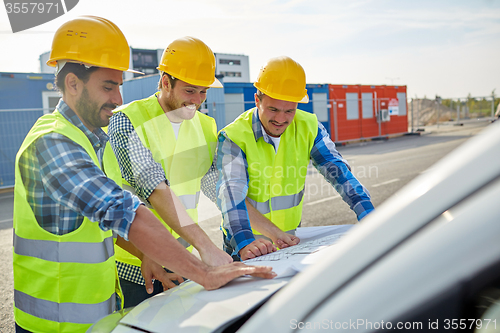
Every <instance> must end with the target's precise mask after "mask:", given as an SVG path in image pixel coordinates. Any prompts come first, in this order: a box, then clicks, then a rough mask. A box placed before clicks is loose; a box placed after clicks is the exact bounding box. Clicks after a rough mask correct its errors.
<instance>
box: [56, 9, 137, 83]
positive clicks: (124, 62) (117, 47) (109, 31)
mask: <svg viewBox="0 0 500 333" xmlns="http://www.w3.org/2000/svg"><path fill="white" fill-rule="evenodd" d="M58 61H66V62H77V63H82V64H85V65H88V66H97V67H104V68H111V69H116V70H119V71H127V72H132V73H140V74H144V73H141V72H138V71H134V70H132V69H129V64H130V49H129V46H128V42H127V40H126V39H125V36H124V35H123V33H122V32H121V30H120V29H119V28H118V27H117V26H116V25H115V24H114V23H113V22H111V21H109V20H106V19H104V18H101V17H97V16H80V17H78V18H76V19H74V20H71V21H68V22H66V23H64V24H63V25H62V26H61V27H60V28H59V29H57V31H56V34H55V35H54V40H53V41H52V50H51V52H50V57H49V60H48V61H47V65H49V66H52V67H55V66H56V64H57V62H58Z"/></svg>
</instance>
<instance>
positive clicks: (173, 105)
mask: <svg viewBox="0 0 500 333" xmlns="http://www.w3.org/2000/svg"><path fill="white" fill-rule="evenodd" d="M183 103H184V102H182V101H181V102H179V100H178V99H177V96H176V95H175V93H173V92H171V93H170V94H169V96H168V97H167V98H166V99H165V106H166V107H167V110H169V111H168V112H173V113H174V114H175V115H176V116H177V117H179V118H181V119H183V120H189V119H192V118H193V117H194V115H195V114H196V110H197V109H198V108H199V105H196V110H194V111H191V110H188V109H187V108H184V107H183V106H182V104H183Z"/></svg>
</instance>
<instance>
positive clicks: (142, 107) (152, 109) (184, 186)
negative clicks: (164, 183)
mask: <svg viewBox="0 0 500 333" xmlns="http://www.w3.org/2000/svg"><path fill="white" fill-rule="evenodd" d="M118 111H121V112H123V113H124V114H125V115H126V116H127V117H128V118H129V120H130V122H131V123H132V125H133V126H134V128H135V131H136V133H137V134H138V136H139V138H140V140H141V142H142V144H143V145H144V146H145V147H146V148H148V149H149V150H150V151H151V153H152V155H153V159H154V160H155V161H156V162H158V163H160V164H161V165H162V167H163V170H164V171H165V175H166V177H167V179H168V180H169V182H170V188H171V189H172V190H173V191H174V193H175V194H176V195H177V196H178V197H179V199H180V201H181V202H182V204H183V205H184V208H185V209H186V211H187V213H188V214H189V216H190V217H191V218H192V219H193V221H194V222H198V209H197V208H198V202H199V198H200V185H201V178H203V176H204V175H205V174H206V173H207V171H208V170H209V168H210V166H211V165H212V161H213V158H214V154H215V147H216V142H217V127H216V124H215V120H214V119H213V118H211V117H208V116H206V115H204V114H202V113H200V112H196V114H195V116H194V117H193V118H192V119H190V120H184V121H183V122H182V125H181V127H180V130H179V136H178V138H177V140H176V138H175V133H174V130H173V128H172V124H171V123H170V120H169V119H168V117H167V116H166V115H165V112H164V111H163V109H162V108H161V106H160V104H159V103H158V99H157V97H156V94H155V95H152V96H150V97H148V98H145V99H142V100H138V101H134V102H132V103H129V104H127V105H124V106H122V107H120V108H118V109H116V112H118ZM106 149H109V148H106ZM105 156H107V157H106V158H109V156H110V155H109V154H108V153H105ZM122 185H123V188H124V189H127V190H130V191H132V192H134V189H133V188H132V187H131V186H130V184H128V182H127V181H126V180H125V179H122ZM148 207H149V208H150V209H151V211H152V212H153V213H154V214H155V215H156V217H158V219H159V220H160V221H162V223H163V224H164V225H165V227H166V228H167V229H168V231H170V232H171V233H172V235H173V236H174V237H175V238H177V240H178V241H179V242H181V244H183V245H184V246H185V247H186V248H187V249H188V250H189V251H192V248H193V247H192V245H191V244H189V243H188V242H186V241H185V240H183V239H182V238H181V237H180V236H179V235H178V234H177V233H176V232H175V231H173V230H172V228H170V227H169V226H168V225H167V224H166V223H165V222H164V221H163V220H162V219H161V218H160V216H159V215H158V213H157V212H156V211H155V210H154V209H153V207H152V206H151V205H148ZM115 251H116V260H117V261H121V262H124V263H127V264H131V265H134V266H140V265H141V261H140V260H139V259H138V258H137V257H135V256H133V255H131V254H129V253H128V252H127V251H125V250H123V249H121V248H119V247H116V246H115Z"/></svg>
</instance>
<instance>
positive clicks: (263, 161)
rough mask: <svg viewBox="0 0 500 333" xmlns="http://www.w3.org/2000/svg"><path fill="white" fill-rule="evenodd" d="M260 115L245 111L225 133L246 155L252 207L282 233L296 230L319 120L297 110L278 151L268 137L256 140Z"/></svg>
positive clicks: (249, 198)
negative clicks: (255, 125) (255, 132)
mask: <svg viewBox="0 0 500 333" xmlns="http://www.w3.org/2000/svg"><path fill="white" fill-rule="evenodd" d="M257 112H258V110H257V108H253V109H251V110H248V111H246V112H244V113H243V114H241V115H240V116H239V117H238V118H236V120H235V121H233V122H232V123H231V124H229V125H227V126H226V127H225V128H224V129H223V131H224V132H225V133H226V135H227V137H228V138H229V139H230V140H231V141H233V142H234V143H235V144H236V145H238V147H240V149H241V150H242V151H243V153H244V154H245V157H246V160H247V163H248V168H247V172H248V177H249V178H248V194H247V199H248V200H249V202H250V204H251V205H252V206H254V207H255V208H256V209H257V210H258V211H259V212H260V213H261V214H263V215H264V216H265V217H267V218H268V219H270V220H271V221H272V222H273V223H274V224H275V225H276V226H277V227H279V228H280V229H281V230H282V231H290V230H295V229H296V228H297V226H298V225H299V223H300V220H301V215H302V202H303V196H304V189H305V178H306V175H307V166H308V164H309V161H310V154H311V150H312V148H313V145H314V140H315V138H316V136H317V133H318V120H317V118H316V116H315V115H314V114H310V113H307V112H305V111H301V110H296V113H295V116H294V119H293V121H292V122H290V125H289V126H288V127H287V128H286V130H285V132H284V133H283V134H282V135H281V140H280V145H279V147H278V151H277V152H276V151H275V150H274V147H273V146H272V145H271V144H269V143H267V142H266V141H265V140H264V137H259V139H258V140H257V141H256V140H255V134H254V131H253V119H254V118H253V117H257ZM258 126H260V124H259V125H258ZM253 232H254V234H255V235H260V233H258V232H256V231H253Z"/></svg>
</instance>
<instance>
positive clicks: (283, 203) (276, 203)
mask: <svg viewBox="0 0 500 333" xmlns="http://www.w3.org/2000/svg"><path fill="white" fill-rule="evenodd" d="M303 196H304V189H302V191H300V192H299V193H296V194H291V195H285V196H281V197H272V198H271V205H269V200H267V201H266V202H257V201H255V200H253V199H250V198H248V201H250V203H251V204H252V206H254V208H255V209H257V210H258V211H259V212H260V213H261V214H262V215H264V214H269V213H270V212H271V207H272V210H273V211H276V210H282V209H289V208H293V207H296V206H298V205H300V203H301V202H302V197H303Z"/></svg>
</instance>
